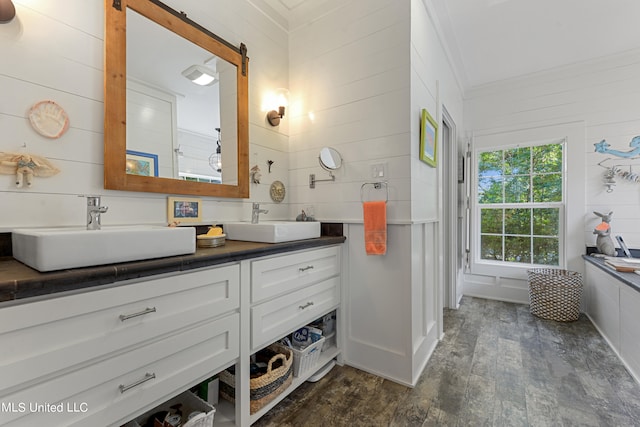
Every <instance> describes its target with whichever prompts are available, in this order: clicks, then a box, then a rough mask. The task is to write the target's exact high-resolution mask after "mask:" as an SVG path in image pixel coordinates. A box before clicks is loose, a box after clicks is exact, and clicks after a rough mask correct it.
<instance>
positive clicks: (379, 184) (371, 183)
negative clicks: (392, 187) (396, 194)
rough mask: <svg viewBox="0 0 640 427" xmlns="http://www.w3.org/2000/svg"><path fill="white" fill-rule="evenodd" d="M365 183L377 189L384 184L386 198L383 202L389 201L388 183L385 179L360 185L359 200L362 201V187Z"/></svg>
mask: <svg viewBox="0 0 640 427" xmlns="http://www.w3.org/2000/svg"><path fill="white" fill-rule="evenodd" d="M367 185H371V186H373V188H375V189H376V190H379V189H381V188H382V186H383V185H384V188H385V190H386V191H387V194H386V198H385V199H384V201H385V203H386V202H388V201H389V184H388V183H387V181H379V182H365V183H364V184H362V185H361V186H360V201H362V202H363V203H364V188H365V187H366V186H367Z"/></svg>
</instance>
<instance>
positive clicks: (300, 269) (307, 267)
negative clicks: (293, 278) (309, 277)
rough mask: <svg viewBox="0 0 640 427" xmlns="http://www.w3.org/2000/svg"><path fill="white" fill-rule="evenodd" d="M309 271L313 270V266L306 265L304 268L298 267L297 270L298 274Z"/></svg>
mask: <svg viewBox="0 0 640 427" xmlns="http://www.w3.org/2000/svg"><path fill="white" fill-rule="evenodd" d="M311 269H313V265H307V266H306V267H300V268H298V270H299V271H300V272H303V271H307V270H311Z"/></svg>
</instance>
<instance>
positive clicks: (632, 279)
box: [582, 254, 640, 292]
mask: <svg viewBox="0 0 640 427" xmlns="http://www.w3.org/2000/svg"><path fill="white" fill-rule="evenodd" d="M632 256H634V257H635V256H636V255H635V254H634V255H632ZM582 258H584V260H585V261H586V262H588V263H590V264H593V265H595V266H596V267H598V268H599V269H600V270H602V271H604V272H606V273H608V274H610V275H611V276H613V277H615V278H616V279H618V280H619V281H621V282H622V283H624V284H625V285H627V286H629V287H631V288H633V289H635V290H636V291H638V292H640V275H638V274H636V273H623V272H620V271H616V270H614V269H613V268H611V267H608V266H606V265H605V263H604V259H602V258H595V257H592V256H589V255H582Z"/></svg>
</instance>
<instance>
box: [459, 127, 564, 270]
mask: <svg viewBox="0 0 640 427" xmlns="http://www.w3.org/2000/svg"><path fill="white" fill-rule="evenodd" d="M548 144H561V146H562V166H561V173H562V200H561V201H559V202H544V203H541V202H533V201H530V202H526V203H486V204H480V203H479V201H478V199H479V198H478V183H479V176H478V172H479V156H480V154H481V153H484V152H491V151H500V150H502V151H504V150H510V149H514V148H523V147H535V146H541V145H548ZM567 152H568V147H567V138H566V137H564V138H548V139H542V140H533V141H526V142H518V143H511V144H495V145H493V144H492V145H484V146H482V147H474V148H473V151H472V162H471V163H472V164H473V173H472V175H471V192H470V196H471V209H470V210H469V212H470V214H471V216H472V218H471V250H472V254H471V255H472V256H471V272H472V273H473V274H479V275H485V276H497V277H509V278H518V279H522V278H524V277H526V271H527V270H528V269H531V268H537V267H542V268H566V265H567V257H566V250H567V244H566V239H567V234H566V218H567V215H566V203H567ZM532 172H533V171H531V170H530V171H529V176H531V175H532ZM503 196H504V187H503ZM482 208H502V209H513V208H516V209H517V208H523V209H534V208H559V213H558V214H559V220H558V241H559V253H558V265H547V264H535V263H533V262H531V263H519V262H510V261H496V260H486V259H482V258H480V255H481V250H480V245H481V232H480V225H481V211H482ZM503 227H504V225H503ZM503 231H504V228H503ZM501 236H505V234H504V233H503V234H501ZM528 236H530V237H532V238H533V237H534V234H533V230H531V234H529V235H528ZM503 244H504V243H503ZM503 248H504V246H503ZM531 255H532V261H533V254H531Z"/></svg>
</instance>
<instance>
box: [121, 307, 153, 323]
mask: <svg viewBox="0 0 640 427" xmlns="http://www.w3.org/2000/svg"><path fill="white" fill-rule="evenodd" d="M155 312H156V308H155V307H151V308H145V309H144V310H142V311H139V312H137V313H133V314H121V315H120V320H122V321H123V322H124V321H125V320H129V319H133V318H134V317H139V316H144V315H145V314H149V313H155Z"/></svg>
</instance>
